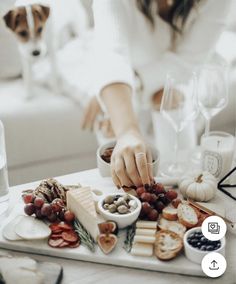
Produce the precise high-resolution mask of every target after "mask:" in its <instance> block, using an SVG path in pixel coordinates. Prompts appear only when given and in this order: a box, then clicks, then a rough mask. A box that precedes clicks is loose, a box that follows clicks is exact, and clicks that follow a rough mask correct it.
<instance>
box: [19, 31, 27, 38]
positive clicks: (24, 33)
mask: <svg viewBox="0 0 236 284" xmlns="http://www.w3.org/2000/svg"><path fill="white" fill-rule="evenodd" d="M18 34H19V35H20V36H22V37H27V36H28V32H27V31H21V32H19V33H18Z"/></svg>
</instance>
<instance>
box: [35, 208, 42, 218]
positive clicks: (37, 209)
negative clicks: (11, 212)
mask: <svg viewBox="0 0 236 284" xmlns="http://www.w3.org/2000/svg"><path fill="white" fill-rule="evenodd" d="M35 215H36V217H37V218H38V219H43V215H42V213H41V209H40V208H36V210H35Z"/></svg>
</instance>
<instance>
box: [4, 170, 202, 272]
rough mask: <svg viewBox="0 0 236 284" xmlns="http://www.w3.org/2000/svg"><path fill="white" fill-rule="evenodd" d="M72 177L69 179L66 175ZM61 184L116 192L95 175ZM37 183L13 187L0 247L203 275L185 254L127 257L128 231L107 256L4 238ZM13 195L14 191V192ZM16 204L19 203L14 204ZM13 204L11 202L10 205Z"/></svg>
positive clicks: (198, 267) (64, 180)
mask: <svg viewBox="0 0 236 284" xmlns="http://www.w3.org/2000/svg"><path fill="white" fill-rule="evenodd" d="M67 177H69V176H67ZM58 180H59V181H61V182H63V183H64V184H73V183H76V182H80V183H81V184H85V185H87V184H90V185H91V186H95V184H96V188H98V189H99V190H101V189H102V190H103V191H105V192H113V191H114V190H116V189H115V188H114V187H113V186H112V183H111V182H110V181H108V180H104V179H101V178H100V180H99V179H98V176H97V175H96V179H95V177H93V176H92V175H89V176H87V177H86V176H85V175H81V176H80V175H78V176H77V178H76V179H75V175H73V178H71V179H68V178H66V179H65V178H64V177H62V178H58ZM35 185H37V183H36V184H33V185H32V184H31V185H25V186H20V187H16V188H14V205H13V206H14V209H13V210H11V213H10V215H9V217H8V218H7V219H6V220H4V222H3V223H2V224H0V247H1V248H4V249H11V250H16V251H21V252H27V253H34V254H41V255H48V256H55V257H62V258H68V259H75V260H82V261H89V262H96V263H103V264H110V265H117V266H126V267H132V268H137V269H146V270H153V271H163V272H168V273H179V274H185V275H195V276H204V274H203V272H202V270H201V266H200V265H197V264H195V263H192V262H191V261H189V260H188V259H187V258H186V257H185V256H184V253H182V254H181V255H180V256H178V257H177V258H176V259H173V260H171V261H160V260H158V259H157V258H156V257H154V256H153V257H137V256H132V255H130V254H128V253H127V252H126V251H125V250H124V249H123V242H124V238H125V231H120V233H119V242H118V245H117V247H116V249H115V250H114V251H113V252H112V253H111V254H109V255H104V254H103V253H102V252H101V251H100V249H99V248H98V247H97V248H96V251H95V253H92V252H90V251H89V250H88V249H87V248H86V247H84V246H82V245H81V246H80V247H78V248H74V249H69V248H63V249H56V248H51V247H49V246H48V245H47V241H46V240H43V241H42V240H41V241H7V240H6V239H4V237H3V236H2V228H3V226H4V224H5V223H6V222H9V221H10V219H12V218H14V216H15V215H17V214H19V212H21V213H22V212H23V211H22V210H23V202H22V201H21V198H20V193H21V191H22V189H25V188H30V187H31V188H32V186H34V187H35ZM11 193H12V192H11ZM15 202H16V203H15ZM11 203H12V202H11Z"/></svg>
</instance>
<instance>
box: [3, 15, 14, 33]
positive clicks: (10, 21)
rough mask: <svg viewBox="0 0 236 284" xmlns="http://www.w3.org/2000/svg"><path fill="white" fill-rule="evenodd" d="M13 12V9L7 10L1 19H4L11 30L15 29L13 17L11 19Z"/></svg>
mask: <svg viewBox="0 0 236 284" xmlns="http://www.w3.org/2000/svg"><path fill="white" fill-rule="evenodd" d="M13 14H14V11H13V10H11V11H9V12H8V13H7V14H6V15H5V16H4V17H3V20H4V22H5V24H6V26H7V27H8V28H10V29H11V30H13V31H14V29H15V23H14V19H13V17H14V16H13Z"/></svg>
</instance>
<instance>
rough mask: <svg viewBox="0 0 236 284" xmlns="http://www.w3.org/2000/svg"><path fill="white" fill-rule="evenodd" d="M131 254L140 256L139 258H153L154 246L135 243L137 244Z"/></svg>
mask: <svg viewBox="0 0 236 284" xmlns="http://www.w3.org/2000/svg"><path fill="white" fill-rule="evenodd" d="M130 253H131V254H132V255H139V256H152V255H153V245H152V244H143V243H135V244H133V246H132V249H131V252H130Z"/></svg>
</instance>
